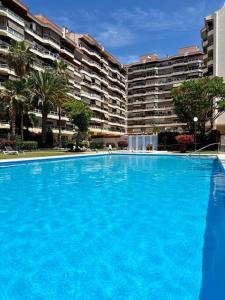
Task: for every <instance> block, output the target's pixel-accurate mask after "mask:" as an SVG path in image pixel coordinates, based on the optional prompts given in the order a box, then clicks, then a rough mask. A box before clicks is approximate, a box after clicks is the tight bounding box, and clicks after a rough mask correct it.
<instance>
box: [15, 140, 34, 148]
mask: <svg viewBox="0 0 225 300" xmlns="http://www.w3.org/2000/svg"><path fill="white" fill-rule="evenodd" d="M16 148H17V149H18V150H37V149H38V142H35V141H23V142H22V141H19V142H17V143H16Z"/></svg>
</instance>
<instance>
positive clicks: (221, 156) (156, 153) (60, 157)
mask: <svg viewBox="0 0 225 300" xmlns="http://www.w3.org/2000/svg"><path fill="white" fill-rule="evenodd" d="M109 154H111V155H149V156H185V157H217V158H218V159H219V160H220V161H221V163H222V165H223V167H224V169H225V154H200V155H199V154H192V155H190V154H188V153H172V152H167V151H151V152H150V151H149V152H146V151H143V152H142V151H140V152H135V151H123V150H121V151H113V152H112V153H109V152H108V151H99V152H96V153H80V154H76V155H74V154H71V155H54V156H40V157H27V158H9V159H0V165H3V164H9V163H18V162H21V163H24V162H38V161H53V160H65V159H75V158H81V157H92V156H104V155H109Z"/></svg>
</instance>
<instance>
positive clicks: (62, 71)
mask: <svg viewBox="0 0 225 300" xmlns="http://www.w3.org/2000/svg"><path fill="white" fill-rule="evenodd" d="M66 70H67V64H66V63H64V62H63V61H57V60H55V61H54V62H53V67H52V71H53V73H55V74H57V75H60V76H62V77H63V78H64V79H65V84H67V85H68V83H69V81H68V77H69V76H68V73H67V72H66ZM68 98H69V97H68V95H67V94H65V95H64V97H60V98H58V100H57V108H58V117H59V135H58V147H59V148H62V121H61V118H62V106H63V104H64V103H65V102H66V101H68Z"/></svg>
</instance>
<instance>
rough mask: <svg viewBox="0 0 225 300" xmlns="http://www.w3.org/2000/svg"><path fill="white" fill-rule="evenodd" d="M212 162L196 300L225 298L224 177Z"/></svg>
mask: <svg viewBox="0 0 225 300" xmlns="http://www.w3.org/2000/svg"><path fill="white" fill-rule="evenodd" d="M223 173H224V172H223V169H222V167H221V166H220V165H219V164H218V163H217V162H216V161H215V162H214V168H213V174H212V181H211V190H210V198H209V205H208V212H207V217H206V231H205V241H204V247H203V266H202V286H201V292H200V297H199V300H214V299H215V300H224V299H225V176H224V174H223Z"/></svg>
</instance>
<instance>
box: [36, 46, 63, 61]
mask: <svg viewBox="0 0 225 300" xmlns="http://www.w3.org/2000/svg"><path fill="white" fill-rule="evenodd" d="M30 50H31V51H32V52H34V53H35V54H37V55H38V56H40V57H44V58H47V59H51V60H53V61H54V60H60V57H59V54H56V53H53V52H51V51H49V50H47V49H45V48H43V47H41V46H38V45H37V44H36V45H34V46H33V47H32V48H31V49H30Z"/></svg>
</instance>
